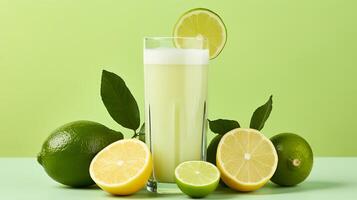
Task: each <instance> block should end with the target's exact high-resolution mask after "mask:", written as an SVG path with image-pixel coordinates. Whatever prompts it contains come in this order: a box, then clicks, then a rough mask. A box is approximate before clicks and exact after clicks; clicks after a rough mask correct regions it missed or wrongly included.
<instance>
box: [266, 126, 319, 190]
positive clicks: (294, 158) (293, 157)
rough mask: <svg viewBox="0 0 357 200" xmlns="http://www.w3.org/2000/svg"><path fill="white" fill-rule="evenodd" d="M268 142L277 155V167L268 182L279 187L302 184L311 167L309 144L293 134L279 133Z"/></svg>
mask: <svg viewBox="0 0 357 200" xmlns="http://www.w3.org/2000/svg"><path fill="white" fill-rule="evenodd" d="M270 140H271V141H272V142H273V144H274V146H275V149H276V151H277V153H278V167H277V169H276V171H275V173H274V175H273V177H272V178H271V179H270V180H271V181H272V182H273V183H275V184H278V185H280V186H294V185H297V184H299V183H301V182H303V181H304V180H305V179H306V178H307V177H308V176H309V174H310V172H311V170H312V165H313V153H312V149H311V147H310V145H309V143H307V141H306V140H305V139H304V138H302V137H301V136H299V135H296V134H293V133H281V134H278V135H276V136H273V137H272V138H270Z"/></svg>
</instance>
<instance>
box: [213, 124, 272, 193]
mask: <svg viewBox="0 0 357 200" xmlns="http://www.w3.org/2000/svg"><path fill="white" fill-rule="evenodd" d="M216 161H217V167H218V169H219V170H220V172H221V178H222V180H223V182H224V183H225V184H227V185H228V186H229V187H230V188H232V189H235V190H238V191H253V190H257V189H259V188H261V187H262V186H264V185H265V183H267V182H268V181H269V179H270V178H271V177H272V176H273V174H274V172H275V170H276V167H277V164H278V156H277V153H276V151H275V148H274V146H273V144H272V142H271V141H270V140H269V139H268V138H266V137H265V136H264V135H263V134H261V133H260V132H259V131H257V130H255V129H243V128H237V129H233V130H231V131H229V132H228V133H226V134H225V135H224V136H223V137H222V139H221V141H220V142H219V144H218V148H217V160H216Z"/></svg>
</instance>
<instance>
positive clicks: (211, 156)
mask: <svg viewBox="0 0 357 200" xmlns="http://www.w3.org/2000/svg"><path fill="white" fill-rule="evenodd" d="M222 137H223V135H216V136H215V137H214V138H213V139H212V140H211V142H210V143H209V145H208V147H207V161H208V162H210V163H212V164H214V165H216V155H217V147H218V144H219V141H221V138H222Z"/></svg>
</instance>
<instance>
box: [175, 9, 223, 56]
mask: <svg viewBox="0 0 357 200" xmlns="http://www.w3.org/2000/svg"><path fill="white" fill-rule="evenodd" d="M173 35H174V37H175V38H177V39H175V45H176V46H177V47H182V46H184V44H182V43H183V40H180V37H181V38H182V37H196V38H202V39H207V40H208V48H209V57H210V59H213V58H216V57H217V56H218V55H219V54H220V53H221V51H222V50H223V48H224V45H225V44H226V41H227V31H226V26H225V25H224V23H223V21H222V19H221V18H220V17H219V15H218V14H216V13H215V12H213V11H211V10H209V9H206V8H195V9H192V10H189V11H187V12H186V13H184V14H183V15H182V16H181V17H180V18H179V20H178V21H177V23H176V25H175V28H174V33H173Z"/></svg>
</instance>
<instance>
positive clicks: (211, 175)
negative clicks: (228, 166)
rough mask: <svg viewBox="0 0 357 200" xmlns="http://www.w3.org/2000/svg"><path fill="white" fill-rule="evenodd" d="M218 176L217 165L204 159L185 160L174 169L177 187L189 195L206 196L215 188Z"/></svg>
mask: <svg viewBox="0 0 357 200" xmlns="http://www.w3.org/2000/svg"><path fill="white" fill-rule="evenodd" d="M219 178H220V173H219V170H218V169H217V167H216V166H214V165H213V164H211V163H208V162H204V161H186V162H183V163H181V164H180V165H178V166H177V167H176V169H175V180H176V183H177V185H178V187H179V188H180V190H181V191H182V192H183V193H185V194H187V195H188V196H190V197H196V198H197V197H204V196H207V195H208V194H210V193H211V192H213V191H214V190H215V189H216V188H217V185H218V182H219Z"/></svg>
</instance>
